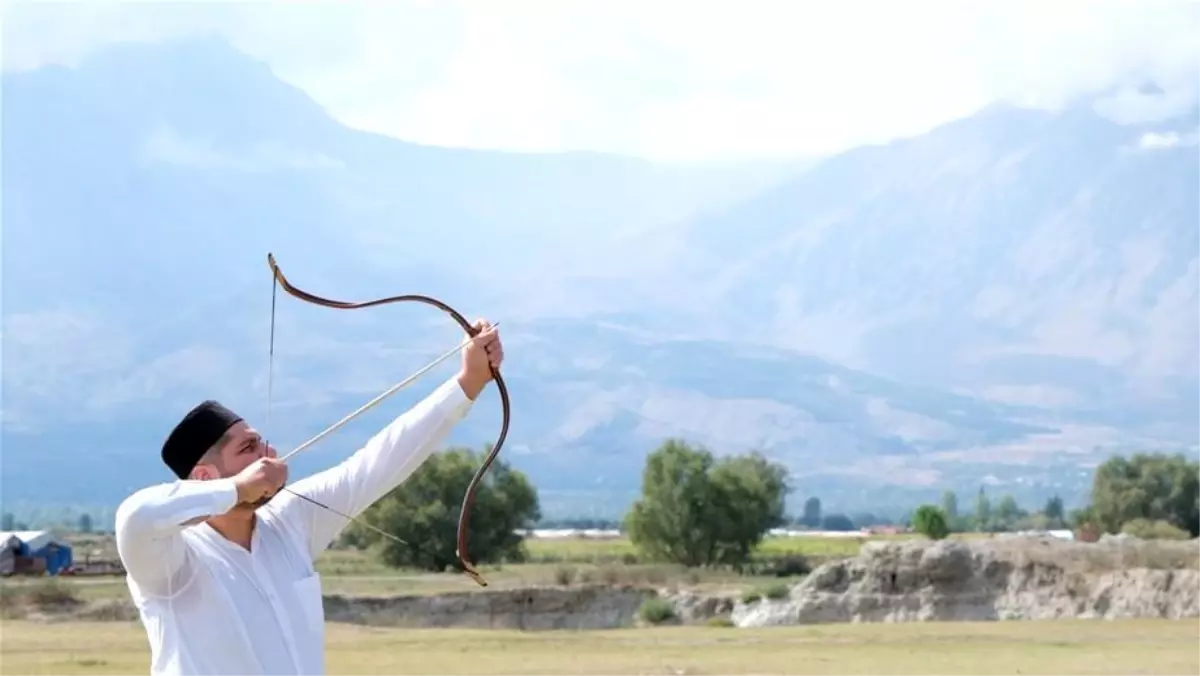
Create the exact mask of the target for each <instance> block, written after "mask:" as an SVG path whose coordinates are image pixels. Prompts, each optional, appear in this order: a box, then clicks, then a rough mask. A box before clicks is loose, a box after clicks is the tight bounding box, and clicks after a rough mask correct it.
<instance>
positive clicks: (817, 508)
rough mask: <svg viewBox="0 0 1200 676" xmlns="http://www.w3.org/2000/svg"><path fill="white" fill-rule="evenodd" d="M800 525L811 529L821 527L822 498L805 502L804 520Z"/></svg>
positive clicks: (812, 498) (814, 498) (813, 498)
mask: <svg viewBox="0 0 1200 676" xmlns="http://www.w3.org/2000/svg"><path fill="white" fill-rule="evenodd" d="M800 523H802V524H804V525H805V526H808V527H809V528H817V527H819V526H820V525H821V498H818V497H816V496H813V497H811V498H809V499H807V500H805V501H804V518H803V519H802V520H801V521H800Z"/></svg>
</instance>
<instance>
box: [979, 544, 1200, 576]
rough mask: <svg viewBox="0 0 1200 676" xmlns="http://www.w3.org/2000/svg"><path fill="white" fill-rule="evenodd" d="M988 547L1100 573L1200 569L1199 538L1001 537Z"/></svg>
mask: <svg viewBox="0 0 1200 676" xmlns="http://www.w3.org/2000/svg"><path fill="white" fill-rule="evenodd" d="M988 547H989V548H990V549H992V550H993V551H996V552H1006V553H1008V554H1010V556H1011V557H1012V559H1013V560H1016V561H1018V562H1021V561H1029V562H1036V563H1045V564H1050V565H1056V566H1061V567H1062V568H1063V569H1064V570H1066V571H1068V572H1076V573H1101V572H1109V571H1115V570H1130V569H1134V568H1150V569H1157V570H1179V569H1185V568H1190V569H1193V570H1196V569H1200V540H1196V539H1191V540H1184V541H1179V540H1143V541H1139V542H1136V543H1122V542H1103V543H1086V542H1063V541H1055V540H1049V539H1045V540H1030V539H1027V538H1015V537H1000V538H996V539H995V540H993V541H992V542H991V543H990V544H989V545H988Z"/></svg>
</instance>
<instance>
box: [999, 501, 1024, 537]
mask: <svg viewBox="0 0 1200 676" xmlns="http://www.w3.org/2000/svg"><path fill="white" fill-rule="evenodd" d="M1024 516H1026V513H1025V510H1023V509H1021V506H1020V505H1018V504H1017V500H1016V498H1014V497H1013V496H1012V495H1008V494H1006V495H1005V496H1004V497H1002V498H1000V504H998V505H996V516H995V526H996V529H997V530H1009V529H1011V528H1012V527H1013V526H1014V525H1015V524H1016V523H1017V521H1019V520H1020V519H1021V518H1023V517H1024Z"/></svg>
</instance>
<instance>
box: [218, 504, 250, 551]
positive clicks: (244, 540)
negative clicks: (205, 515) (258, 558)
mask: <svg viewBox="0 0 1200 676" xmlns="http://www.w3.org/2000/svg"><path fill="white" fill-rule="evenodd" d="M254 524H255V516H254V510H253V509H251V508H242V507H237V508H235V509H233V510H232V511H229V512H226V513H224V514H222V515H220V516H214V517H213V518H211V519H209V520H208V525H210V526H212V529H213V530H215V531H217V532H218V533H220V534H221V536H222V537H224V538H225V539H226V540H229V541H230V542H232V543H234V544H236V545H238V546H240V547H241V548H242V549H245V550H246V551H250V540H251V538H252V537H253V536H254Z"/></svg>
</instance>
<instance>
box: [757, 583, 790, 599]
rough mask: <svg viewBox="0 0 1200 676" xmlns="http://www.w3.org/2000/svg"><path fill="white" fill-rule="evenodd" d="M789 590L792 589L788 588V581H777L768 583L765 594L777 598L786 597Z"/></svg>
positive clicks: (770, 597)
mask: <svg viewBox="0 0 1200 676" xmlns="http://www.w3.org/2000/svg"><path fill="white" fill-rule="evenodd" d="M789 591H790V590H789V589H788V586H787V583H785V582H776V583H774V584H770V585H767V588H766V589H764V590H763V596H765V597H767V598H769V599H775V600H779V599H786V598H787V597H788V592H789Z"/></svg>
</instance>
